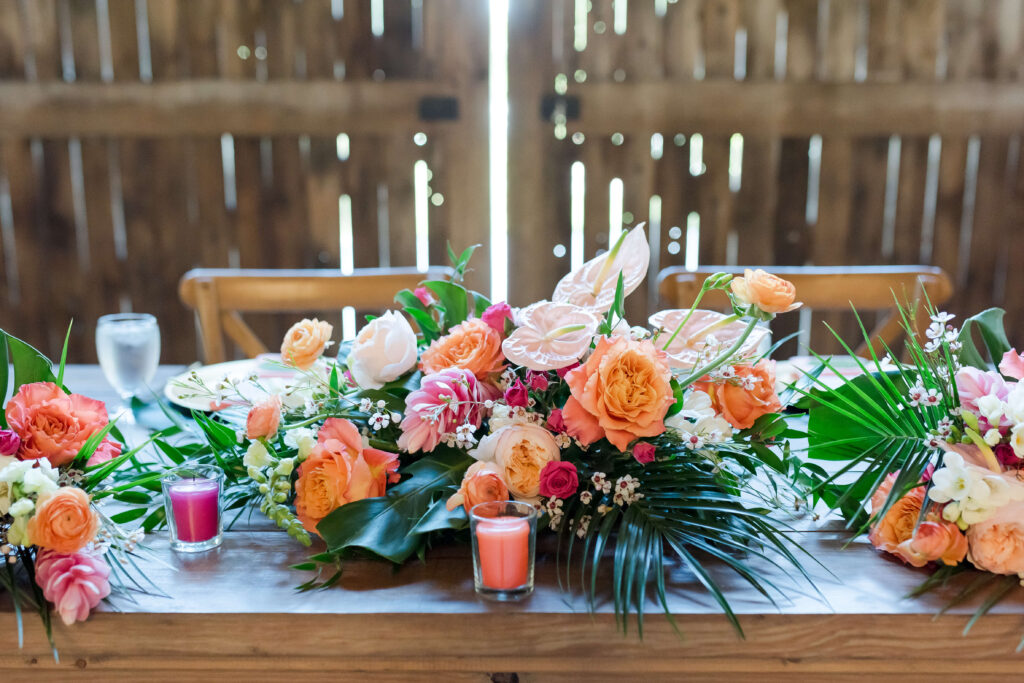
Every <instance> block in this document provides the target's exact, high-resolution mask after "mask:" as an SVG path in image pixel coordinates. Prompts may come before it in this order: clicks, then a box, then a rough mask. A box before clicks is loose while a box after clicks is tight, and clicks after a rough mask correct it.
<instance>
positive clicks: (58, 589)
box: [36, 550, 110, 626]
mask: <svg viewBox="0 0 1024 683" xmlns="http://www.w3.org/2000/svg"><path fill="white" fill-rule="evenodd" d="M109 578H110V567H108V566H107V563H106V561H105V560H104V559H103V557H102V556H101V555H96V554H94V553H91V552H88V551H84V550H83V551H79V552H77V553H71V554H68V555H65V554H63V553H58V552H54V551H53V550H40V551H39V554H38V556H37V557H36V583H37V584H38V585H39V587H40V588H42V589H43V595H44V596H45V597H46V599H47V600H49V601H50V602H52V603H53V606H54V609H56V610H57V613H58V614H60V618H61V620H62V621H63V622H64V623H65V624H67V625H69V626H70V625H71V624H73V623H75V622H76V621H85V620H86V619H87V618H88V617H89V612H90V610H92V608H93V607H95V606H96V605H98V604H99V603H100V600H102V599H103V598H105V597H107V596H108V595H110V582H109V580H108V579H109Z"/></svg>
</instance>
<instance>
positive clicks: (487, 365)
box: [420, 318, 505, 380]
mask: <svg viewBox="0 0 1024 683" xmlns="http://www.w3.org/2000/svg"><path fill="white" fill-rule="evenodd" d="M504 364H505V356H504V355H502V353H501V335H500V334H498V332H497V331H495V329H494V328H493V327H491V326H490V325H488V324H487V323H485V322H484V321H483V320H480V319H479V318H470V319H469V320H467V321H465V322H464V323H461V324H459V325H456V326H455V327H453V328H452V329H450V330H449V331H448V334H446V335H445V336H443V337H441V338H440V339H435V340H434V341H433V343H431V344H430V346H428V347H427V349H426V350H425V351H424V352H423V355H422V356H421V357H420V370H422V371H423V372H424V374H428V375H429V374H433V373H435V372H440V371H441V370H447V369H448V368H462V369H464V370H469V371H470V372H472V373H473V374H474V375H476V378H477V379H481V380H482V379H485V378H486V377H487V376H488V375H490V374H492V373H495V372H501V369H502V366H503V365H504Z"/></svg>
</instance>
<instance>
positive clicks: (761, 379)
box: [698, 360, 782, 429]
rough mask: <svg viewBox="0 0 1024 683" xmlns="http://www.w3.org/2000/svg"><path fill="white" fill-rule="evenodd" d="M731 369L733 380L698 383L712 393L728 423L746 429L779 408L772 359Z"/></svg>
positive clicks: (715, 405) (713, 399)
mask: <svg viewBox="0 0 1024 683" xmlns="http://www.w3.org/2000/svg"><path fill="white" fill-rule="evenodd" d="M734 369H735V372H736V375H735V377H733V378H732V379H727V380H724V381H723V382H721V383H715V384H712V383H710V382H701V383H700V384H699V385H698V388H699V389H703V390H704V391H706V392H707V393H708V395H710V396H711V401H712V404H713V405H714V408H715V411H716V412H718V413H721V415H722V417H724V418H725V419H726V420H728V422H729V424H731V425H732V426H733V427H735V428H736V429H747V428H748V427H751V426H753V424H754V422H756V421H757V418H759V417H761V416H762V415H767V414H768V413H775V412H778V411H779V410H782V403H781V402H780V401H779V395H778V394H777V393H775V361H773V360H762V361H760V362H759V363H758V364H757V365H737V366H735V367H734Z"/></svg>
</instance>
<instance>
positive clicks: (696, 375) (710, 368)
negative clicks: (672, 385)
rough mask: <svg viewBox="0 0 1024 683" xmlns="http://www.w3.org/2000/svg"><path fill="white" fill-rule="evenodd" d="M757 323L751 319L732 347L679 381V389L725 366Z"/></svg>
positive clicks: (755, 319)
mask: <svg viewBox="0 0 1024 683" xmlns="http://www.w3.org/2000/svg"><path fill="white" fill-rule="evenodd" d="M757 323H758V319H757V318H751V320H750V323H749V324H748V325H747V329H745V330H743V334H741V335H740V337H739V339H737V340H736V341H735V342H733V345H732V346H730V347H729V348H728V349H726V350H725V352H724V353H722V354H721V355H720V356H718V358H716V359H715V360H713V361H711V362H710V363H708V364H707V365H705V366H704V367H702V368H699V369H697V370H695V371H694V372H692V373H691V374H690V376H689V377H687V378H686V379H684V380H680V381H679V388H680V389H685V388H686V387H688V386H690V385H691V384H693V383H694V382H696V381H697V380H699V379H700V378H701V377H703V376H704V375H706V374H708V373H709V372H714V371H715V370H717V369H718V368H720V367H722V366H723V365H725V364H726V362H727V361H728V360H729V359H730V358H732V356H733V354H735V353H736V352H737V351H739V350H740V349H741V348H742V347H743V342H745V341H747V337H749V336H750V334H751V333H752V332H753V331H754V328H755V327H757Z"/></svg>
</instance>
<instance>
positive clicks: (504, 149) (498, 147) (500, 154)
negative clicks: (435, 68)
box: [487, 0, 509, 301]
mask: <svg viewBox="0 0 1024 683" xmlns="http://www.w3.org/2000/svg"><path fill="white" fill-rule="evenodd" d="M508 6H509V0H490V22H489V27H488V37H489V39H490V40H489V45H490V49H489V51H488V74H489V82H488V90H487V100H488V102H487V113H488V116H487V118H488V136H489V140H488V148H489V150H490V156H489V171H490V193H489V194H490V200H491V215H490V218H491V234H490V237H491V245H490V246H491V249H490V253H491V300H492V301H505V300H506V299H507V298H508Z"/></svg>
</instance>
